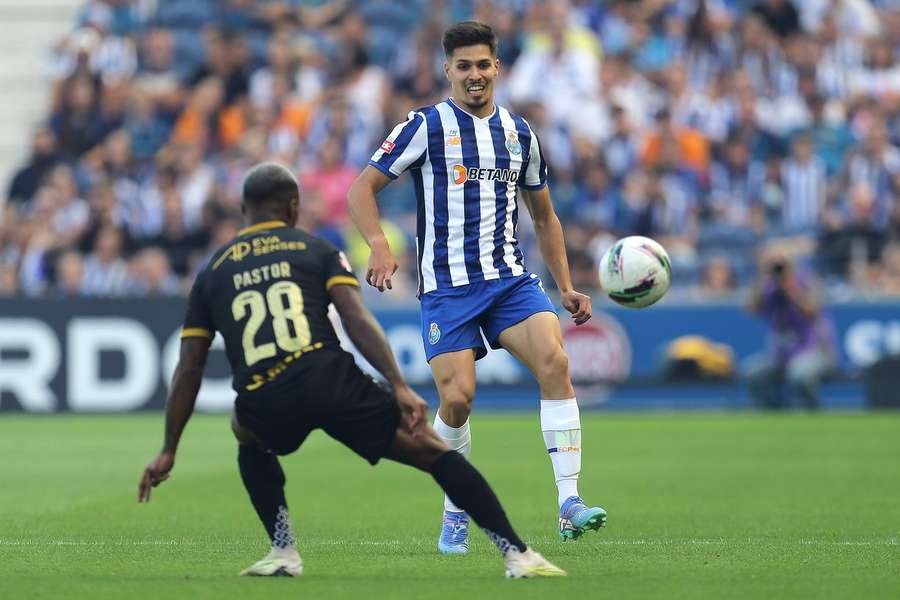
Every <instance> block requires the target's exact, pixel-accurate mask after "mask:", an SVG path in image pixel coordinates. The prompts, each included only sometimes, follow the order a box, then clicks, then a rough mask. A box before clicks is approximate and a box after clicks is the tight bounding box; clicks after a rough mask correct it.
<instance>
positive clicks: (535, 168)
mask: <svg viewBox="0 0 900 600" xmlns="http://www.w3.org/2000/svg"><path fill="white" fill-rule="evenodd" d="M526 125H528V123H527V121H526ZM528 131H529V132H530V133H531V142H530V148H529V152H528V164H527V165H525V168H524V169H523V170H522V173H523V177H522V179H520V180H519V186H520V187H523V188H525V189H526V190H539V189H541V188H543V187H544V186H545V185H547V161H545V160H544V153H543V152H542V151H541V142H540V141H539V140H538V137H537V134H536V133H535V132H534V130H533V129H532V128H531V125H528Z"/></svg>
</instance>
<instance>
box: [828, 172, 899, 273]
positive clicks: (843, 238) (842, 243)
mask: <svg viewBox="0 0 900 600" xmlns="http://www.w3.org/2000/svg"><path fill="white" fill-rule="evenodd" d="M833 212H834V213H835V214H833V215H832V216H830V218H829V219H827V221H826V223H825V230H824V231H823V233H822V235H821V237H820V239H819V255H820V258H821V261H822V266H823V267H824V268H825V269H826V270H827V272H828V273H830V274H833V275H837V276H840V277H845V278H848V277H849V278H850V280H851V282H852V283H854V284H856V285H858V286H859V287H860V288H870V287H873V285H874V283H875V281H876V280H877V276H878V274H877V271H876V272H872V270H873V268H875V267H877V265H878V263H879V261H880V259H881V253H882V249H883V248H884V245H885V244H886V243H887V236H886V234H885V231H884V230H883V229H881V228H879V227H878V226H877V224H876V214H875V196H874V194H873V193H872V189H871V188H870V187H869V186H868V185H867V184H865V183H858V184H856V185H855V186H853V188H852V189H851V190H850V197H849V198H848V199H847V201H846V203H845V205H844V206H840V207H838V208H836V209H833Z"/></svg>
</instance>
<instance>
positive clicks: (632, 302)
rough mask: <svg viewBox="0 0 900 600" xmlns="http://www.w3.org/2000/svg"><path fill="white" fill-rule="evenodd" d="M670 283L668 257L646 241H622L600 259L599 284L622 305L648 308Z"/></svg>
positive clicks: (652, 241)
mask: <svg viewBox="0 0 900 600" xmlns="http://www.w3.org/2000/svg"><path fill="white" fill-rule="evenodd" d="M671 283H672V266H671V264H670V263H669V255H668V254H666V251H665V249H664V248H663V247H662V246H660V245H659V244H658V243H657V242H655V241H654V240H651V239H650V238H646V237H642V236H639V235H632V236H629V237H626V238H622V239H621V240H619V241H618V242H616V243H615V244H613V246H612V248H610V249H609V250H607V251H606V254H604V255H603V258H602V259H600V284H601V285H602V286H603V290H604V291H605V292H606V294H607V295H608V296H609V297H610V298H612V299H613V300H614V301H615V302H618V303H619V304H621V305H622V306H627V307H629V308H644V307H646V306H650V305H651V304H653V303H655V302H656V301H658V300H659V299H660V298H662V297H663V296H664V295H665V294H666V292H667V291H669V286H670V285H671Z"/></svg>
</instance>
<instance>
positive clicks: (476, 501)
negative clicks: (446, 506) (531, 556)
mask: <svg viewBox="0 0 900 600" xmlns="http://www.w3.org/2000/svg"><path fill="white" fill-rule="evenodd" d="M431 476H432V477H434V480H435V481H437V482H438V485H439V486H441V488H443V490H444V492H445V493H446V494H447V495H448V496H450V500H452V501H453V504H455V505H457V506H458V507H460V508H461V509H463V510H464V511H466V512H467V513H469V515H471V517H472V519H474V520H475V522H476V523H477V524H478V525H479V526H480V527H481V528H482V529H483V530H484V532H485V533H486V534H487V536H488V537H489V538H491V541H492V542H494V544H495V545H496V546H497V548H498V549H499V550H500V552H501V553H503V555H504V556H505V555H506V553H507V551H509V549H510V547H512V546H515V547H516V548H518V549H519V551H521V552H524V551H525V542H523V541H522V540H521V539H519V536H518V535H516V532H515V531H513V528H512V525H510V523H509V519H507V518H506V513H505V512H503V507H502V506H500V501H499V500H497V496H496V494H494V490H492V489H491V486H490V485H488V482H487V481H485V479H484V477H482V476H481V473H479V472H478V470H477V469H476V468H475V467H473V466H472V465H471V464H469V461H467V460H466V459H465V458H463V456H462V455H461V454H460V453H458V452H454V451H452V450H450V451H448V452H446V453H444V454H443V455H441V457H440V458H438V459H437V460H436V461H435V462H434V464H433V465H432V466H431Z"/></svg>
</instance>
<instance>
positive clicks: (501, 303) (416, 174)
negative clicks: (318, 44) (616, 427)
mask: <svg viewBox="0 0 900 600" xmlns="http://www.w3.org/2000/svg"><path fill="white" fill-rule="evenodd" d="M443 46H444V52H445V54H446V58H447V61H446V63H445V64H444V70H445V73H446V76H447V79H448V80H449V81H450V87H451V91H452V97H451V98H448V99H447V100H445V101H443V102H440V103H438V104H436V105H433V106H427V107H425V108H422V109H420V110H416V111H413V112H411V113H410V114H409V119H408V120H407V121H406V122H404V123H401V124H399V125H397V127H396V128H395V129H394V130H393V131H392V132H391V134H390V135H389V136H388V138H387V139H386V140H385V141H384V143H382V144H381V147H380V148H379V149H378V150H377V151H376V152H375V154H374V155H373V156H372V159H371V160H370V161H369V165H368V166H367V167H366V168H365V170H363V172H362V173H361V174H360V176H359V177H358V178H357V180H356V182H355V183H354V184H353V186H352V187H351V189H350V193H349V203H350V212H351V215H352V217H353V220H354V223H355V224H356V226H357V228H358V229H359V230H360V232H361V233H362V235H363V237H364V238H365V239H366V242H367V243H368V244H369V246H370V248H371V254H370V257H369V265H368V271H367V273H366V281H367V282H368V283H369V284H370V285H372V286H374V287H376V288H378V290H379V291H384V290H385V289H391V276H392V275H393V274H394V272H395V271H396V270H397V262H396V260H395V259H394V256H393V254H392V253H391V249H390V247H389V246H388V243H387V240H386V238H385V235H384V232H383V231H382V229H381V226H380V224H379V213H378V206H377V204H376V201H375V194H376V193H377V192H378V191H379V190H381V189H382V188H383V187H385V186H386V185H387V184H389V183H390V182H391V181H392V180H393V179H395V178H396V177H398V176H399V175H400V174H402V173H403V172H404V171H409V172H410V174H411V175H412V178H413V181H414V182H415V188H416V197H417V203H418V224H417V232H416V235H417V256H418V275H419V286H418V296H419V300H420V302H421V309H422V337H423V340H424V346H425V355H426V358H427V359H428V362H429V364H430V366H431V370H432V374H433V376H434V380H435V383H436V384H437V388H438V392H439V394H440V401H441V405H440V408H439V410H438V413H437V416H436V417H435V421H434V428H435V429H436V430H437V432H438V433H439V434H440V435H441V437H442V438H444V440H446V442H447V444H448V445H449V446H450V447H451V448H452V449H455V450H457V451H459V452H460V453H462V454H463V455H464V456H468V454H469V450H470V448H471V440H472V438H471V434H470V432H469V413H470V412H471V409H472V400H473V398H474V396H475V361H476V360H478V359H480V358H482V357H483V356H484V355H485V354H486V353H487V350H486V349H485V347H484V343H483V341H482V332H484V336H485V338H487V341H488V342H489V343H490V345H491V347H492V348H501V347H502V348H505V349H506V350H508V351H509V352H510V353H511V354H512V355H513V356H515V357H516V358H518V359H519V360H520V361H521V362H522V363H523V364H524V365H525V366H527V367H528V368H529V369H530V370H531V372H532V373H533V374H534V376H535V378H536V379H537V381H538V383H539V385H540V390H541V429H542V430H543V434H544V441H545V443H546V447H547V451H548V453H549V454H550V459H551V463H552V466H553V471H554V474H555V478H556V484H557V491H558V499H559V527H560V535H561V536H562V537H563V539H574V538H577V537H579V536H581V534H583V533H584V532H586V531H590V530H592V529H599V528H600V527H602V526H603V524H604V523H605V522H606V511H604V510H603V509H602V508H600V507H588V506H587V505H585V503H584V502H583V501H582V500H581V498H580V497H579V495H578V489H577V482H578V475H579V472H580V471H581V423H580V419H579V412H578V404H577V402H576V399H575V391H574V390H573V388H572V383H571V380H570V378H569V372H568V357H567V356H566V354H565V351H564V350H563V346H562V334H561V330H560V325H559V319H558V317H557V316H556V313H555V310H554V308H553V305H552V304H551V302H550V300H549V298H548V297H547V295H546V294H545V293H544V290H543V286H542V285H541V281H540V280H539V279H538V277H537V275H535V274H533V273H529V272H528V270H527V269H526V268H525V262H524V257H523V256H522V252H521V250H519V247H518V241H517V237H516V222H517V218H518V205H517V193H518V190H519V189H521V190H522V196H523V199H524V201H525V204H526V206H527V207H528V210H529V212H530V213H531V216H532V220H533V222H534V226H535V233H536V235H537V239H538V242H539V245H540V248H541V253H542V254H543V257H544V260H545V262H546V264H547V267H548V269H549V270H550V273H551V274H552V276H553V279H554V280H555V281H556V284H557V286H558V287H559V290H560V295H561V297H562V305H563V307H564V308H565V309H566V310H567V311H569V312H570V313H572V318H573V319H574V321H575V323H576V324H577V325H580V324H582V323H584V322H585V321H587V320H588V319H590V317H591V299H590V298H589V297H588V296H586V295H584V294H581V293H579V292H577V291H575V290H574V289H573V288H572V281H571V277H570V275H569V267H568V261H567V258H566V251H565V245H564V242H563V233H562V227H561V226H560V223H559V219H558V218H557V216H556V213H555V212H554V210H553V204H552V202H551V199H550V192H549V190H548V188H547V166H546V164H545V162H544V158H543V156H542V154H541V148H540V144H539V142H538V139H537V137H536V136H535V134H534V132H533V131H532V129H531V127H530V126H529V125H528V123H527V122H526V121H525V120H524V119H523V118H522V117H520V116H518V115H516V114H514V113H512V112H510V111H509V110H507V109H505V108H503V107H501V106H497V105H495V104H494V100H493V92H494V81H495V79H496V78H497V76H498V74H499V69H500V62H499V60H498V59H497V38H496V36H495V35H494V33H493V31H492V30H491V28H490V27H489V26H487V25H485V24H482V23H478V22H474V21H465V22H462V23H458V24H456V25H453V26H452V27H450V28H449V29H448V30H447V31H446V32H445V33H444V37H443ZM468 525H469V517H468V515H467V514H466V513H465V512H463V511H462V510H460V509H459V508H457V507H456V506H455V505H454V504H453V503H452V502H451V501H450V499H449V498H445V500H444V519H443V526H442V529H441V535H440V538H439V541H438V549H439V550H440V551H441V552H442V553H445V554H465V553H466V552H468V547H469V546H468Z"/></svg>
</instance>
